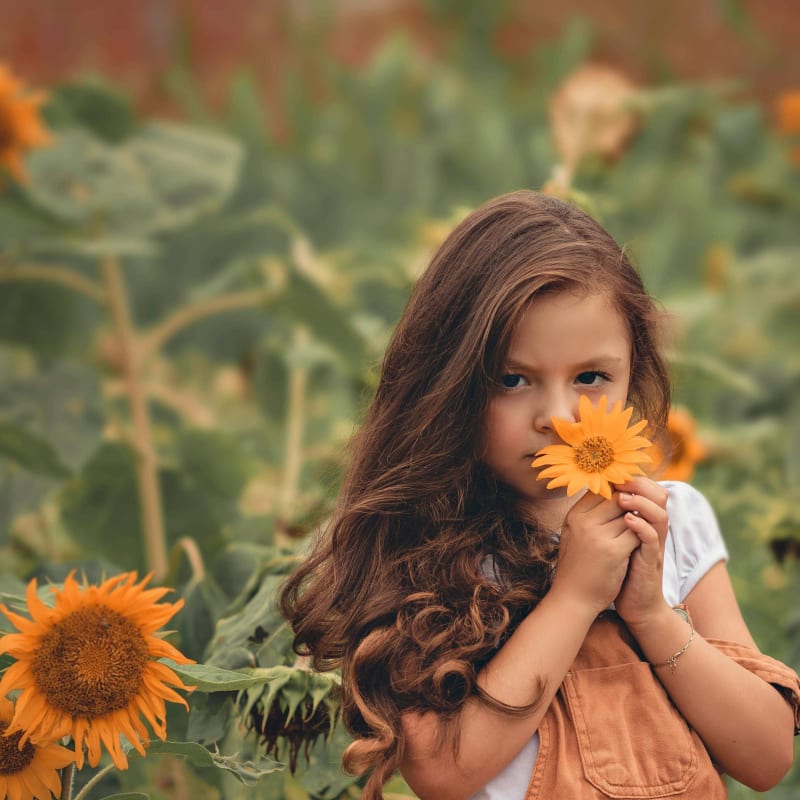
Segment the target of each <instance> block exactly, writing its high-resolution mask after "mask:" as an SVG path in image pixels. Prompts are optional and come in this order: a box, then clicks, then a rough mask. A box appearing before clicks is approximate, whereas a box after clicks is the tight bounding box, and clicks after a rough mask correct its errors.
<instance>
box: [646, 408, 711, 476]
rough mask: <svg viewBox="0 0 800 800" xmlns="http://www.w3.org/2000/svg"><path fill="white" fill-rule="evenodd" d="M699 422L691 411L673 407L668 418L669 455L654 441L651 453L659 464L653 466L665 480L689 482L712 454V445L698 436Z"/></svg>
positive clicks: (654, 471) (655, 463)
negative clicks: (710, 450) (697, 468)
mask: <svg viewBox="0 0 800 800" xmlns="http://www.w3.org/2000/svg"><path fill="white" fill-rule="evenodd" d="M696 431H697V423H696V422H695V421H694V419H693V417H692V415H691V414H689V412H688V411H686V410H684V409H682V408H671V409H670V410H669V418H668V419H667V435H668V436H669V442H670V447H669V454H667V453H666V452H665V450H664V449H663V448H662V447H660V446H659V445H658V443H654V444H653V446H652V447H651V448H650V453H649V454H650V456H651V457H652V459H653V464H654V465H655V466H654V467H653V469H652V472H653V474H654V475H657V476H658V478H659V480H662V481H688V480H689V479H690V478H691V477H692V475H693V474H694V468H695V466H696V465H697V464H699V463H700V462H701V461H704V460H705V459H706V458H707V457H708V448H707V447H706V445H705V444H704V443H703V442H702V441H701V440H700V439H698V438H697V436H696Z"/></svg>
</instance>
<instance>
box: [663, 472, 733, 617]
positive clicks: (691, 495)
mask: <svg viewBox="0 0 800 800" xmlns="http://www.w3.org/2000/svg"><path fill="white" fill-rule="evenodd" d="M661 485H662V486H663V487H664V488H665V489H666V490H667V491H668V492H669V499H668V500H667V514H668V515H669V538H668V541H667V546H668V547H672V548H673V553H674V557H675V566H676V569H677V578H678V595H679V598H680V601H681V602H683V601H684V600H685V599H686V597H687V595H688V594H689V592H691V591H692V589H694V587H695V586H696V585H697V584H698V583H699V581H700V579H701V578H702V577H703V576H704V575H705V574H706V573H707V572H708V571H709V570H710V569H711V567H713V566H714V565H715V564H717V563H719V562H720V561H727V560H728V550H727V548H726V547H725V542H724V540H723V538H722V533H721V532H720V529H719V524H718V523H717V518H716V516H715V514H714V510H713V509H712V508H711V504H710V503H709V502H708V500H706V498H705V497H704V496H703V495H702V494H701V493H700V492H699V491H697V489H695V488H694V487H692V486H690V485H689V484H688V483H681V482H679V481H663V482H662V484H661Z"/></svg>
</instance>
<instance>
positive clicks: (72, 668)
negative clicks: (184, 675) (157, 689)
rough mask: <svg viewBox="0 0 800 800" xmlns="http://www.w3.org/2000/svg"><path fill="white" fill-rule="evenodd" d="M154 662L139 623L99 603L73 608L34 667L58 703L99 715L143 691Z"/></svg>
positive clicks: (48, 637)
mask: <svg viewBox="0 0 800 800" xmlns="http://www.w3.org/2000/svg"><path fill="white" fill-rule="evenodd" d="M148 661H149V652H148V648H147V642H146V641H145V638H144V635H143V634H142V632H141V631H140V630H139V627H138V626H137V625H136V624H135V623H133V622H132V621H131V620H130V619H128V617H126V616H124V615H123V614H120V613H119V612H117V611H114V610H112V609H110V608H108V607H106V606H104V605H96V606H87V607H85V608H81V609H78V610H77V611H73V612H72V613H71V614H68V615H67V616H66V617H64V619H62V620H60V621H59V622H57V623H56V624H55V625H54V626H53V628H52V629H51V630H50V631H49V632H48V633H46V634H45V635H44V636H43V637H42V641H41V645H40V646H39V649H38V651H37V653H36V655H35V657H34V659H33V667H32V671H33V676H34V678H35V680H36V683H37V685H38V687H39V689H40V691H41V692H42V694H43V695H44V696H45V698H46V699H47V701H48V702H49V703H50V704H51V705H52V706H54V707H55V708H57V709H58V710H59V711H62V712H64V713H65V714H69V715H70V716H73V717H88V718H89V719H94V718H96V717H102V716H104V715H105V714H109V713H111V712H112V711H118V710H119V709H121V708H125V707H126V706H127V705H128V703H129V702H130V701H131V700H132V699H133V698H134V697H135V696H136V695H137V693H138V692H139V689H140V687H141V684H142V677H143V675H144V672H145V668H146V667H147V664H148Z"/></svg>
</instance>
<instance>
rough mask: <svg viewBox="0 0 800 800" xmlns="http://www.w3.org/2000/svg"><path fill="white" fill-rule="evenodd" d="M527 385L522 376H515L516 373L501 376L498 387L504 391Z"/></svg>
mask: <svg viewBox="0 0 800 800" xmlns="http://www.w3.org/2000/svg"><path fill="white" fill-rule="evenodd" d="M526 383H527V381H526V380H525V378H523V377H522V375H517V374H516V373H513V374H510V375H503V376H502V377H501V378H500V385H501V386H502V387H503V388H504V389H516V388H518V387H520V386H524V385H525V384H526Z"/></svg>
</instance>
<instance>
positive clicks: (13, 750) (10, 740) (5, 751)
mask: <svg viewBox="0 0 800 800" xmlns="http://www.w3.org/2000/svg"><path fill="white" fill-rule="evenodd" d="M7 727H8V724H7V723H5V722H0V775H14V774H15V773H17V772H22V770H24V769H25V767H27V766H28V764H30V763H31V761H33V757H34V756H35V755H36V749H35V748H34V746H33V745H32V744H31V743H30V742H25V744H24V745H23V746H22V749H20V746H19V740H20V739H21V738H22V731H17V732H16V733H12V734H9V735H8V736H6V735H5V732H6V728H7Z"/></svg>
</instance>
